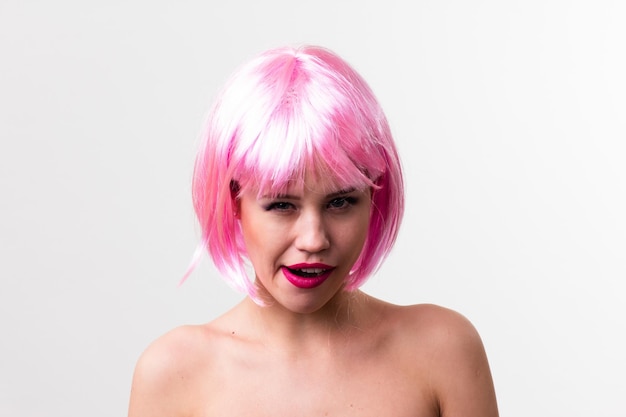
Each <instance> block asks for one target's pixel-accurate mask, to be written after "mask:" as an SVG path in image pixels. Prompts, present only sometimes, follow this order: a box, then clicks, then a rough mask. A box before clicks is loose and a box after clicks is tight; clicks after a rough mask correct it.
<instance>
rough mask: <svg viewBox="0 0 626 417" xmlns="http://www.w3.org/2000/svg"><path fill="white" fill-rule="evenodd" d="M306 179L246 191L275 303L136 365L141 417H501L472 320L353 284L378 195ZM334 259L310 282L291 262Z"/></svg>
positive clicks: (173, 337)
mask: <svg viewBox="0 0 626 417" xmlns="http://www.w3.org/2000/svg"><path fill="white" fill-rule="evenodd" d="M309 177H310V176H309V175H307V177H306V178H305V187H304V188H301V189H298V188H294V189H293V190H288V193H287V194H288V195H285V196H279V197H269V196H264V195H261V196H257V193H256V192H246V193H244V194H243V195H242V196H241V198H240V199H239V201H238V203H239V213H240V214H239V220H240V221H241V224H242V230H243V232H244V240H245V242H246V248H247V250H248V254H249V257H250V260H251V262H252V264H253V266H254V268H255V272H256V283H257V285H258V287H259V288H260V289H261V292H262V295H263V298H264V299H265V300H266V301H267V302H268V305H267V306H259V305H258V304H256V303H255V302H253V301H252V300H251V299H250V298H246V299H244V300H243V301H242V302H241V303H240V304H238V305H237V306H235V307H234V308H232V309H231V310H230V311H228V312H227V313H226V314H224V315H223V316H221V317H219V318H217V319H216V320H214V321H212V322H210V323H208V324H205V325H199V326H184V327H180V328H177V329H175V330H173V331H171V332H169V333H167V334H165V335H164V336H162V337H161V338H159V339H157V340H156V341H155V342H154V343H152V345H150V346H149V347H148V349H146V351H145V352H144V353H143V355H142V356H141V358H140V359H139V361H138V363H137V367H136V370H135V375H134V378H133V385H132V391H131V399H130V408H129V417H147V416H151V417H160V416H168V417H175V416H186V417H192V416H194V417H195V416H197V417H200V416H202V417H212V416H220V417H226V416H257V417H262V416H268V417H269V416H272V417H275V416H285V417H288V416H289V417H292V416H301V417H308V416H311V417H313V416H316V417H317V416H352V415H354V416H372V417H380V416H394V417H404V416H406V417H434V416H446V417H456V416H458V417H479V416H480V417H495V416H497V415H498V410H497V405H496V398H495V393H494V387H493V382H492V378H491V373H490V370H489V365H488V362H487V357H486V355H485V351H484V348H483V345H482V342H481V339H480V337H479V335H478V333H477V332H476V330H475V329H474V327H473V326H472V325H471V323H470V322H469V321H467V320H466V319H465V318H464V317H463V316H461V315H459V314H458V313H455V312H453V311H451V310H448V309H444V308H441V307H437V306H434V305H414V306H397V305H392V304H389V303H386V302H383V301H380V300H378V299H375V298H373V297H371V296H369V295H367V294H365V293H363V292H361V291H358V290H357V291H351V292H349V291H346V290H344V288H343V282H344V278H345V275H346V274H347V273H348V271H349V270H350V268H351V266H352V264H353V263H354V262H355V261H356V259H357V258H358V255H359V254H360V250H361V248H362V245H363V242H364V240H365V238H366V235H367V227H368V225H369V212H370V208H371V194H370V191H369V190H358V189H353V188H348V189H345V188H344V189H339V190H337V189H335V190H334V191H332V192H330V193H328V192H327V190H328V189H329V188H330V187H329V186H328V185H326V184H323V183H320V181H315V180H313V179H311V178H309ZM302 262H311V263H313V262H316V263H317V262H322V263H324V264H327V265H331V266H333V267H334V268H335V269H334V270H333V272H332V274H331V275H330V277H329V278H328V279H327V280H326V281H324V282H323V283H322V284H321V285H319V286H318V287H315V288H312V289H303V288H298V287H296V286H294V285H292V284H291V283H290V282H289V281H288V280H286V279H285V276H284V274H283V270H282V267H283V266H285V265H293V264H296V263H302Z"/></svg>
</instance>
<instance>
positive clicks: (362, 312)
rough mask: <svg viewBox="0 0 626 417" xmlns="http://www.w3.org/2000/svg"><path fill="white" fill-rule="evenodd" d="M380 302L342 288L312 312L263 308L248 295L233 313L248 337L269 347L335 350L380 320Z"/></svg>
mask: <svg viewBox="0 0 626 417" xmlns="http://www.w3.org/2000/svg"><path fill="white" fill-rule="evenodd" d="M381 305H382V303H381V302H379V301H378V300H376V299H374V298H372V297H370V296H368V295H366V294H364V293H362V292H360V291H354V292H345V291H342V292H341V293H339V294H337V296H336V297H334V298H333V299H332V300H331V301H329V302H328V303H327V304H326V305H325V306H324V307H323V308H321V309H319V310H318V311H315V312H313V313H308V314H301V313H294V312H292V311H289V310H287V309H285V308H284V307H283V306H281V305H278V304H273V305H269V306H264V307H262V306H259V305H257V304H255V303H254V302H253V301H252V300H251V299H249V298H246V299H245V300H244V301H242V302H241V303H240V304H239V305H238V306H236V307H235V309H234V310H233V313H234V314H235V315H236V317H237V319H236V322H238V323H240V325H241V326H242V330H244V331H245V333H246V334H248V335H249V337H251V338H253V339H256V340H258V341H259V342H261V343H262V344H263V345H265V346H266V347H268V348H270V349H274V350H280V351H283V352H298V354H301V353H302V352H304V351H309V350H315V351H316V352H318V353H319V352H320V351H324V350H326V351H332V350H334V349H336V348H338V347H340V346H341V345H343V344H345V343H346V341H347V340H348V339H349V338H350V337H352V336H354V335H355V333H356V334H359V333H362V332H364V331H366V330H367V329H368V328H371V327H372V326H374V325H375V324H376V323H377V322H378V320H379V316H380V308H381ZM329 353H330V352H329Z"/></svg>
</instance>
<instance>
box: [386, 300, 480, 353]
mask: <svg viewBox="0 0 626 417" xmlns="http://www.w3.org/2000/svg"><path fill="white" fill-rule="evenodd" d="M392 311H393V314H395V315H396V320H398V321H400V322H401V323H402V327H403V328H405V329H409V331H408V332H406V333H405V335H406V336H407V338H417V339H419V342H420V344H424V343H428V344H429V345H432V347H437V348H438V349H439V348H441V347H442V346H440V345H441V344H445V345H447V346H450V347H451V348H454V347H459V346H458V345H465V346H466V347H467V346H475V347H476V345H480V346H482V342H481V340H480V336H479V335H478V332H477V331H476V328H475V327H474V325H473V324H472V323H471V322H470V321H469V320H468V319H467V318H466V317H465V316H463V315H462V314H460V313H458V312H456V311H454V310H450V309H448V308H445V307H440V306H437V305H434V304H417V305H412V306H396V307H395V308H393V309H392ZM417 341H418V340H415V342H417Z"/></svg>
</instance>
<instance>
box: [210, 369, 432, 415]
mask: <svg viewBox="0 0 626 417" xmlns="http://www.w3.org/2000/svg"><path fill="white" fill-rule="evenodd" d="M226 370H228V372H224V373H217V374H216V375H214V376H217V378H215V379H214V380H213V381H214V383H212V384H210V387H209V386H207V391H206V394H207V395H206V396H203V397H204V399H205V401H203V403H202V407H201V409H200V410H199V411H201V412H200V413H199V415H202V416H206V417H209V416H220V417H224V416H250V415H254V416H256V417H262V416H272V417H279V416H285V417H286V416H289V417H292V416H301V417H307V416H316V417H318V416H329V417H330V416H372V417H374V416H376V417H380V416H395V417H404V416H406V417H418V416H419V417H421V416H424V417H425V416H435V415H438V414H437V412H436V405H435V401H434V400H433V398H432V396H431V393H430V392H429V390H428V384H427V380H426V376H425V375H420V371H419V369H417V368H414V367H411V366H410V364H407V363H405V361H404V360H403V359H402V358H397V357H396V358H394V357H359V358H342V359H339V358H324V359H322V358H318V360H303V361H294V362H281V361H278V360H275V359H272V358H265V360H243V361H239V363H236V364H235V363H229V364H224V371H226Z"/></svg>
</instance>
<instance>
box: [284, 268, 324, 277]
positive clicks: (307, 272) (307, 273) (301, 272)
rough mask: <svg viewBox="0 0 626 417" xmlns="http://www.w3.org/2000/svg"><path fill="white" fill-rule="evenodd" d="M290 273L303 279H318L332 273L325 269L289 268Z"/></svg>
mask: <svg viewBox="0 0 626 417" xmlns="http://www.w3.org/2000/svg"><path fill="white" fill-rule="evenodd" d="M287 269H288V270H289V272H291V273H292V274H294V275H297V276H299V277H302V278H317V277H320V276H322V275H324V274H325V273H326V272H328V271H330V269H323V268H300V269H292V268H287Z"/></svg>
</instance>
